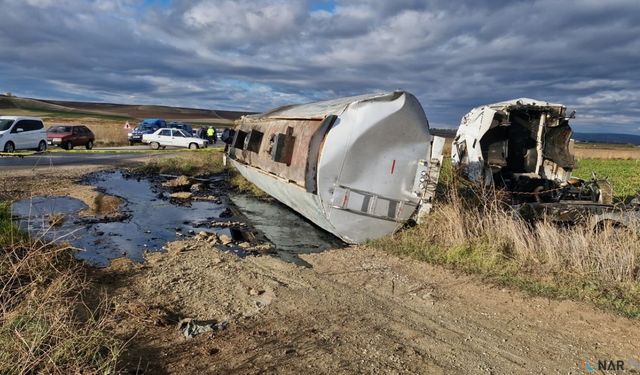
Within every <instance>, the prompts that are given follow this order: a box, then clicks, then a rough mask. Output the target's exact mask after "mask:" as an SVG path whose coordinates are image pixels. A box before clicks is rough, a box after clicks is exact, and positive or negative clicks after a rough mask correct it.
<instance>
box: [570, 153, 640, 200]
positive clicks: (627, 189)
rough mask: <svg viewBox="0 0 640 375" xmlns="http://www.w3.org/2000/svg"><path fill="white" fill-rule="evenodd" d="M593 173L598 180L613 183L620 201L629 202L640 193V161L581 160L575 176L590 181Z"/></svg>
mask: <svg viewBox="0 0 640 375" xmlns="http://www.w3.org/2000/svg"><path fill="white" fill-rule="evenodd" d="M592 171H593V172H595V173H596V175H597V176H598V178H606V179H608V180H609V181H610V182H611V185H612V186H613V194H614V196H615V197H616V198H618V199H621V200H628V199H629V198H633V197H635V195H636V193H638V192H640V159H630V160H612V159H607V160H603V159H581V160H578V168H577V169H575V170H574V172H573V175H574V176H576V177H579V178H582V179H585V180H588V179H590V178H591V172H592Z"/></svg>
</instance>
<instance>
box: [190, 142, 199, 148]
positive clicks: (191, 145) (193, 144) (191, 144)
mask: <svg viewBox="0 0 640 375" xmlns="http://www.w3.org/2000/svg"><path fill="white" fill-rule="evenodd" d="M197 149H198V144H197V143H189V150H197Z"/></svg>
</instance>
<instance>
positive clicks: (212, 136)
mask: <svg viewBox="0 0 640 375" xmlns="http://www.w3.org/2000/svg"><path fill="white" fill-rule="evenodd" d="M196 134H197V136H198V138H202V139H206V140H208V141H209V144H215V143H216V142H218V134H217V133H216V129H215V128H214V127H213V126H203V127H201V128H200V129H198V131H197V133H196Z"/></svg>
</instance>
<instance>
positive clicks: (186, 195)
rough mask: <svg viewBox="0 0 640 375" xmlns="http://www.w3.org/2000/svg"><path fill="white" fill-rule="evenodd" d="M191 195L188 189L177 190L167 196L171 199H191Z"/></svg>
mask: <svg viewBox="0 0 640 375" xmlns="http://www.w3.org/2000/svg"><path fill="white" fill-rule="evenodd" d="M192 196H193V194H192V193H190V192H188V191H179V192H176V193H171V195H170V196H169V197H170V198H171V199H178V200H188V199H191V197H192Z"/></svg>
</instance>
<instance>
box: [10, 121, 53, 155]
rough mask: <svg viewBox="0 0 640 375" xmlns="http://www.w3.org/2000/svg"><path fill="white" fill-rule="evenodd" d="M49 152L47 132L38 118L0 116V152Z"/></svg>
mask: <svg viewBox="0 0 640 375" xmlns="http://www.w3.org/2000/svg"><path fill="white" fill-rule="evenodd" d="M15 150H37V151H39V152H43V151H46V150H47V131H46V130H45V129H44V124H43V123H42V120H41V119H39V118H37V117H24V116H0V151H4V152H14V151H15Z"/></svg>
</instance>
